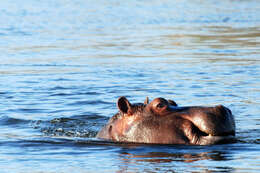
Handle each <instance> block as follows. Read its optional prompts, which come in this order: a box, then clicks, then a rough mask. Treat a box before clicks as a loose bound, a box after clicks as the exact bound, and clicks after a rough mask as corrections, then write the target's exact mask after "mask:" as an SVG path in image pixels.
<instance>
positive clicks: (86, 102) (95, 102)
mask: <svg viewBox="0 0 260 173" xmlns="http://www.w3.org/2000/svg"><path fill="white" fill-rule="evenodd" d="M100 104H104V105H111V103H110V102H106V101H102V100H85V101H76V102H73V103H69V104H67V105H69V106H81V105H100Z"/></svg>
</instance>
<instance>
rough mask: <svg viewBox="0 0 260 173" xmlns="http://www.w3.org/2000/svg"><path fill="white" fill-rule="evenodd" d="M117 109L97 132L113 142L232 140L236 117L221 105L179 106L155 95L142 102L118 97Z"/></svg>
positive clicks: (217, 141) (160, 142)
mask: <svg viewBox="0 0 260 173" xmlns="http://www.w3.org/2000/svg"><path fill="white" fill-rule="evenodd" d="M117 106H118V110H119V111H118V113H116V114H115V115H114V116H113V117H111V119H110V120H109V122H108V123H107V125H105V126H104V127H103V129H101V130H100V132H99V133H98V134H97V137H98V138H102V139H107V140H111V141H114V142H134V143H155V144H193V145H194V144H195V145H210V144H216V143H221V142H230V141H234V138H235V121H234V117H233V115H232V112H231V110H230V109H228V108H227V107H225V106H223V105H218V106H212V107H204V106H188V107H181V106H178V105H177V103H176V102H174V101H173V100H166V99H164V98H156V99H154V100H153V101H151V102H149V99H148V98H147V99H146V100H145V102H144V103H134V104H132V103H130V102H129V101H128V100H127V98H125V97H120V98H119V99H118V101H117Z"/></svg>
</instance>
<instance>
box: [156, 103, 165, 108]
mask: <svg viewBox="0 0 260 173" xmlns="http://www.w3.org/2000/svg"><path fill="white" fill-rule="evenodd" d="M156 107H157V108H163V107H164V104H163V103H158V104H157V106H156Z"/></svg>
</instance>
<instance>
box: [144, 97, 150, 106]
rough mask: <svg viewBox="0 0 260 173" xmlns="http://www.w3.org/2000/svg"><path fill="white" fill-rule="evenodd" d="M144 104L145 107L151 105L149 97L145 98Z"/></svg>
mask: <svg viewBox="0 0 260 173" xmlns="http://www.w3.org/2000/svg"><path fill="white" fill-rule="evenodd" d="M144 104H145V105H147V104H149V97H146V98H145V101H144Z"/></svg>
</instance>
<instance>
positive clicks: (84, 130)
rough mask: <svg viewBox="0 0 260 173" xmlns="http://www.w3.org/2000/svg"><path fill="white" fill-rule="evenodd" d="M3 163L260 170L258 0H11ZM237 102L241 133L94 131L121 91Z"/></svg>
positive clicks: (49, 167) (1, 106)
mask: <svg viewBox="0 0 260 173" xmlns="http://www.w3.org/2000/svg"><path fill="white" fill-rule="evenodd" d="M0 52H1V53H0V170H1V171H0V172H1V173H56V172H61V173H74V172H76V173H85V172H86V173H89V172H101V173H106V172H107V173H110V172H118V173H125V172H129V173H130V172H131V173H132V172H149V173H152V172H159V173H161V172H245V173H248V172H260V1H258V0H247V1H246V0H236V1H235V0H234V1H233V0H221V1H219V0H207V1H203V0H193V1H187V0H149V1H148V0H124V1H123V0H121V1H120V0H97V1H91V0H73V1H71V0H59V1H58V0H56V1H53V0H24V1H15V0H5V1H1V4H0ZM120 96H126V97H127V98H128V99H129V100H130V101H131V102H143V101H144V99H145V97H146V96H149V97H150V99H153V98H156V97H164V98H168V99H173V100H175V101H176V102H177V103H178V104H179V105H182V106H190V105H216V104H223V105H225V106H227V107H228V108H230V109H231V110H232V112H233V114H234V116H235V119H236V126H237V128H236V130H237V134H236V136H237V139H238V141H237V142H236V143H232V144H223V145H213V146H185V145H127V144H115V143H110V142H105V141H101V140H98V139H95V135H96V134H97V132H98V130H99V129H100V128H101V127H102V126H103V125H104V124H105V123H106V121H107V120H108V119H109V117H111V116H112V115H113V114H115V113H116V112H117V107H116V101H117V99H118V97H120Z"/></svg>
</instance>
